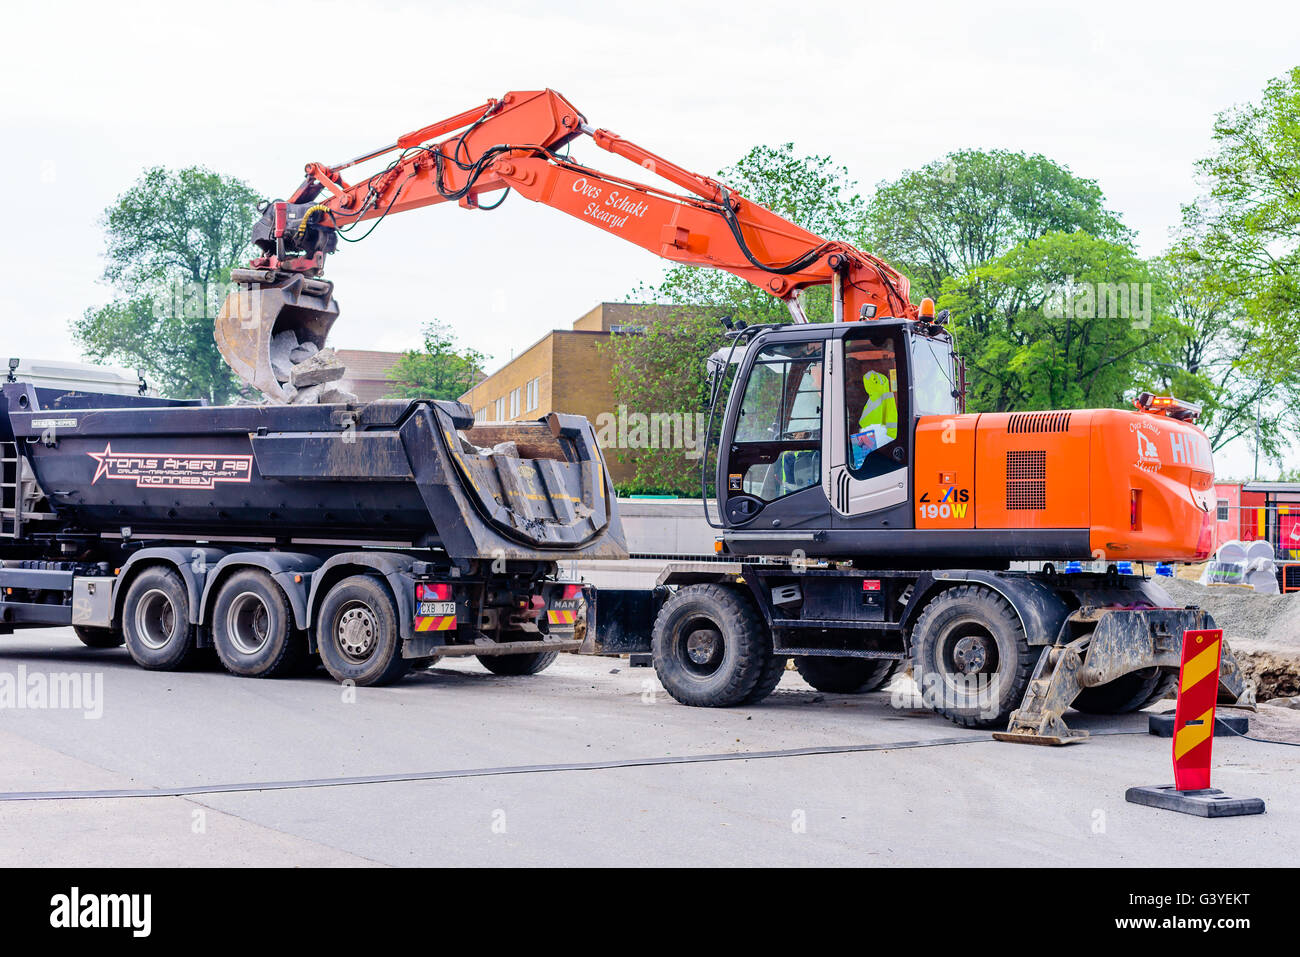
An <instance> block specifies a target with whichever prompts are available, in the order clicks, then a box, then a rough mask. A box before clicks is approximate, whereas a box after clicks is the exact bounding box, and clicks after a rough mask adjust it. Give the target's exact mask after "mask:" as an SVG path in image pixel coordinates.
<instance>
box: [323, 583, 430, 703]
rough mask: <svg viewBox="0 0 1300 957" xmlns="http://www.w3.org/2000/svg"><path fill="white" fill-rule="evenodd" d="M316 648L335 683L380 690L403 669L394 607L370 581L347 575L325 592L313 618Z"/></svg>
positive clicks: (384, 591) (386, 593)
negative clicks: (317, 612) (352, 684)
mask: <svg viewBox="0 0 1300 957" xmlns="http://www.w3.org/2000/svg"><path fill="white" fill-rule="evenodd" d="M316 644H317V646H318V647H319V648H320V660H321V663H322V664H324V665H325V670H326V671H328V672H329V673H330V674H331V675H332V676H333V677H334V680H335V681H351V682H353V683H354V684H357V685H361V686H362V687H366V686H369V685H386V684H392V683H393V682H394V681H396V680H397V679H398V678H400V677H402V675H404V674H406V672H407V670H408V669H409V666H408V665H407V662H406V659H404V658H403V657H402V636H401V632H400V630H399V629H398V625H397V604H396V602H394V601H393V596H392V594H391V593H390V592H389V590H388V586H387V585H386V584H384V581H383V580H382V579H381V578H379V577H377V576H375V575H353V576H352V577H351V578H345V579H343V580H342V581H341V582H339V583H338V584H337V585H335V586H334V587H333V588H331V589H330V590H329V593H328V594H327V595H326V596H325V600H324V601H323V602H321V606H320V614H319V615H317V618H316Z"/></svg>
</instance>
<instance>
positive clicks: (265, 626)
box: [212, 568, 307, 678]
mask: <svg viewBox="0 0 1300 957" xmlns="http://www.w3.org/2000/svg"><path fill="white" fill-rule="evenodd" d="M212 643H213V644H214V645H215V646H216V648H217V655H218V657H220V658H221V663H222V664H223V665H225V666H226V670H227V671H229V672H230V673H231V674H234V675H240V676H241V677H244V678H277V677H280V676H281V675H286V674H293V673H294V672H295V671H296V670H297V669H298V668H299V667H300V665H301V664H302V658H303V656H305V655H306V653H307V642H306V640H305V639H304V638H303V637H302V636H301V635H298V634H295V633H294V629H293V610H292V609H291V608H290V607H289V599H288V598H286V597H285V594H284V591H283V590H282V589H281V588H280V586H279V585H277V584H276V583H275V579H273V578H272V577H271V576H270V575H268V574H267V573H266V572H264V571H261V570H260V569H252V568H250V569H248V570H246V571H241V572H236V573H235V574H234V575H232V576H231V577H230V578H229V579H228V580H227V581H226V582H225V584H223V585H222V586H221V591H219V592H218V593H217V603H216V605H215V606H214V607H213V609H212Z"/></svg>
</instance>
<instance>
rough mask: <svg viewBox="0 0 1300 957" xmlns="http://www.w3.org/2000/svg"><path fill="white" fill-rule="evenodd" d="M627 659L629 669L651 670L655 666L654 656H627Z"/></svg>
mask: <svg viewBox="0 0 1300 957" xmlns="http://www.w3.org/2000/svg"><path fill="white" fill-rule="evenodd" d="M628 658H629V659H630V660H629V661H628V667H629V668H653V667H654V666H655V656H654V655H642V654H634V655H628Z"/></svg>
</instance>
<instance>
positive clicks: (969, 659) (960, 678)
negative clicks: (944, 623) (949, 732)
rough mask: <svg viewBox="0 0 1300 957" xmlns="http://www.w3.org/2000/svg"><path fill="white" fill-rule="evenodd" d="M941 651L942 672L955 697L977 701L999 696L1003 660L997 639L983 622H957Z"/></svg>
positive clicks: (940, 665) (948, 634)
mask: <svg viewBox="0 0 1300 957" xmlns="http://www.w3.org/2000/svg"><path fill="white" fill-rule="evenodd" d="M937 651H938V655H937V657H938V661H937V662H936V664H937V665H938V666H939V668H938V670H939V672H940V673H941V674H942V675H943V681H944V684H945V685H946V686H947V688H948V690H949V691H950V692H952V693H953V694H954V695H956V696H958V697H959V698H962V697H967V696H969V697H972V698H976V697H978V696H981V695H983V694H985V693H988V692H993V693H995V694H996V687H995V683H996V681H997V675H998V671H999V669H1000V667H1001V657H1000V656H999V654H998V642H997V639H996V638H994V637H993V633H992V632H991V631H989V629H988V628H987V627H985V626H984V624H983V623H982V622H979V621H977V620H975V619H973V618H966V619H962V620H961V621H957V622H954V623H953V625H952V626H951V627H950V628H949V629H948V631H947V633H945V634H944V636H943V640H942V641H940V642H939V646H938V649H937ZM981 676H983V677H981Z"/></svg>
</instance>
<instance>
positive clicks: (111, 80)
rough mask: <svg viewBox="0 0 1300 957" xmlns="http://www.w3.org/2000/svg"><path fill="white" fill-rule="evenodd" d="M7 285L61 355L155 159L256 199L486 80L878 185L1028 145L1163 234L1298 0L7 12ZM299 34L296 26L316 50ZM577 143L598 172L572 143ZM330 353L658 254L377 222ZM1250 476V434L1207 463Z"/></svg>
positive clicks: (625, 124) (492, 348)
mask: <svg viewBox="0 0 1300 957" xmlns="http://www.w3.org/2000/svg"><path fill="white" fill-rule="evenodd" d="M0 16H2V17H3V23H4V32H5V36H6V40H7V42H6V44H5V51H4V55H3V57H0V90H3V91H4V92H3V94H0V124H2V125H0V129H3V131H4V146H3V149H2V150H0V182H2V183H4V184H5V185H6V186H7V189H5V195H4V199H3V201H0V207H2V208H4V209H6V210H7V211H8V222H7V227H8V228H6V229H4V230H3V236H2V237H0V290H2V291H3V297H4V301H3V305H4V317H5V318H4V320H3V322H4V330H5V339H6V349H7V354H8V355H26V356H33V357H36V356H39V357H41V358H74V357H76V356H77V354H78V350H77V348H76V346H75V344H74V343H73V341H72V339H71V336H70V334H69V331H68V322H69V320H70V319H72V318H73V317H76V316H79V315H80V314H81V313H82V312H83V311H84V310H85V309H86V307H88V306H93V305H98V304H100V303H102V302H105V301H107V300H108V299H109V298H110V295H111V294H110V291H109V290H108V289H107V287H105V286H104V285H103V284H102V283H100V282H99V275H100V273H101V271H102V268H103V260H102V252H103V240H102V234H101V231H100V229H99V227H98V226H97V225H96V220H97V218H98V217H99V215H100V213H101V212H102V210H103V209H104V208H105V207H106V206H108V205H109V204H110V203H112V201H113V199H114V197H115V196H116V195H117V194H118V193H120V192H121V191H122V190H124V189H125V188H126V187H128V186H129V185H130V184H131V183H132V182H133V181H134V180H135V178H136V177H137V176H138V175H139V173H140V171H141V170H142V169H143V168H145V167H146V166H150V165H164V166H169V167H181V166H186V165H190V164H203V165H206V166H208V167H210V168H211V169H214V170H216V171H219V172H222V173H228V174H232V175H235V176H238V177H241V178H243V179H245V180H247V181H248V182H249V183H251V184H252V185H253V187H254V188H255V189H257V190H260V191H262V192H263V193H264V194H265V195H267V196H270V197H278V196H283V195H285V194H287V193H288V192H290V191H291V190H292V189H293V188H294V187H295V186H296V185H297V184H298V182H299V181H300V180H301V178H302V177H301V170H302V166H303V164H304V163H306V162H307V161H310V160H318V161H321V162H325V163H334V162H339V161H340V160H342V159H344V158H347V157H350V156H354V155H356V154H358V153H361V152H363V151H364V150H366V149H369V148H371V147H375V146H379V145H382V144H384V143H389V142H392V141H393V140H394V139H395V138H396V136H397V135H399V134H401V133H404V132H407V131H409V130H413V129H418V128H419V127H421V126H424V125H426V124H427V123H429V122H431V121H433V120H435V119H440V118H442V117H444V116H448V115H451V114H453V113H457V112H460V111H461V110H464V109H467V108H469V107H471V106H473V105H476V104H478V103H481V102H482V101H483V100H485V99H486V98H487V97H489V96H499V95H500V94H502V93H504V92H506V91H507V90H512V89H518V90H527V89H537V88H540V87H546V86H549V87H552V88H554V89H557V90H559V91H560V92H561V93H563V94H564V95H565V96H566V97H568V98H569V99H570V100H572V101H573V102H574V103H575V104H576V105H577V106H578V108H579V109H580V110H582V111H583V112H584V113H585V114H586V116H587V118H588V120H589V121H590V122H591V123H592V124H593V125H595V126H604V127H608V128H610V129H613V130H616V131H617V132H619V133H621V134H623V135H625V136H628V137H630V138H631V139H633V140H634V141H636V142H638V143H640V144H641V145H643V146H646V147H648V148H650V149H652V150H655V151H656V152H659V153H661V154H663V155H665V156H667V157H668V158H669V159H672V160H674V161H676V162H679V163H681V164H682V165H685V166H686V167H688V168H691V169H695V170H698V171H700V172H705V173H713V172H716V171H717V170H718V169H719V168H720V167H722V166H725V165H727V164H729V163H731V162H733V161H734V160H735V159H737V158H739V157H740V156H741V155H742V154H744V153H745V152H746V151H747V150H748V149H749V148H750V147H751V146H753V145H754V144H756V143H760V142H763V143H781V142H785V141H787V140H789V141H793V142H794V144H795V146H796V148H797V149H798V150H799V151H801V152H805V153H826V154H830V155H831V156H833V157H834V158H835V159H836V160H837V161H839V162H841V163H843V164H844V165H846V166H848V167H849V169H850V170H851V171H852V173H853V174H854V175H855V176H856V177H857V178H858V180H859V181H860V182H861V183H862V184H863V186H864V187H866V188H870V187H871V186H874V184H876V183H878V182H880V181H881V180H885V179H892V178H894V177H896V176H898V175H899V174H900V173H901V172H902V171H904V170H906V169H910V168H915V167H917V166H920V165H922V164H924V163H926V162H928V161H930V160H932V159H935V158H937V157H939V156H941V155H943V154H944V153H945V152H947V151H949V150H952V149H958V148H966V147H973V148H992V147H1002V148H1006V149H1013V150H1025V151H1029V152H1042V153H1044V154H1045V155H1047V156H1049V157H1051V158H1052V159H1054V160H1056V161H1057V162H1061V163H1064V164H1066V165H1068V166H1069V167H1070V168H1071V169H1072V170H1073V171H1074V172H1076V173H1078V174H1080V175H1084V176H1088V177H1091V178H1094V179H1096V180H1098V181H1099V183H1100V184H1101V187H1102V189H1103V190H1104V192H1105V194H1106V198H1107V201H1108V203H1109V205H1110V207H1111V208H1112V209H1115V210H1117V211H1119V212H1120V213H1121V214H1122V216H1123V218H1124V220H1125V222H1126V223H1127V224H1128V225H1129V226H1131V227H1133V228H1134V229H1136V230H1137V231H1138V234H1139V242H1140V245H1141V248H1142V251H1143V252H1144V253H1147V254H1151V253H1155V252H1158V251H1160V250H1161V249H1162V248H1163V247H1164V246H1165V244H1166V242H1167V239H1168V231H1169V229H1170V227H1171V226H1173V225H1174V224H1176V223H1177V221H1178V218H1179V204H1180V203H1182V202H1186V201H1187V200H1189V199H1190V198H1192V197H1193V195H1194V194H1195V191H1196V186H1195V183H1194V182H1193V176H1192V173H1193V170H1192V164H1193V162H1194V161H1195V160H1196V159H1197V158H1198V157H1200V156H1202V155H1204V154H1205V153H1206V152H1207V150H1208V147H1209V143H1210V131H1211V124H1212V121H1213V117H1214V114H1215V113H1216V112H1217V111H1219V110H1221V109H1223V108H1225V107H1228V106H1231V105H1233V104H1234V103H1242V102H1246V101H1249V100H1252V99H1256V98H1258V95H1259V93H1260V91H1261V90H1262V88H1263V86H1264V84H1265V82H1266V81H1267V80H1268V79H1269V78H1270V77H1273V76H1276V75H1278V74H1280V73H1282V72H1283V71H1284V70H1286V69H1289V68H1290V67H1292V66H1295V65H1296V64H1297V63H1300V5H1297V4H1296V3H1295V2H1294V0H1291V2H1276V3H1271V2H1251V0H1238V2H1235V3H1233V4H1231V5H1229V6H1225V5H1224V4H1222V3H1192V2H1184V3H1177V4H1174V3H1167V4H1156V3H1150V4H1148V3H1141V2H1134V0H1128V2H1122V3H1108V2H1096V0H1093V2H1075V3H1068V4H1067V3H1056V4H1052V3H1045V2H1041V0H1040V2H1023V3H1015V2H979V3H971V2H964V3H963V2H941V3H910V4H899V3H894V2H891V3H851V2H845V0H834V2H821V0H800V2H799V3H797V4H789V3H785V2H758V0H755V2H748V3H736V4H708V3H704V2H686V3H679V2H675V0H656V2H653V3H648V2H641V3H635V4H632V3H614V2H585V0H577V2H567V3H558V2H555V3H536V2H534V3H515V2H495V3H491V4H481V3H455V4H452V3H422V4H416V3H407V4H403V3H379V2H374V0H370V2H368V3H364V4H363V3H356V2H337V3H309V2H306V0H298V2H293V3H283V4H281V3H273V2H267V0H262V2H259V3H245V2H223V3H219V4H203V5H198V4H195V5H186V4H181V3H174V2H173V3H152V2H139V3H120V4H104V3H93V4H92V3H82V2H64V3H59V4H52V3H48V2H47V3H15V2H13V0H9V2H7V3H6V4H5V8H4V12H3V14H2V15H0ZM312 38H315V39H312ZM574 155H575V156H576V157H577V158H579V159H583V160H590V161H598V162H599V164H600V165H602V166H604V167H606V168H610V169H611V170H613V169H616V168H617V164H618V163H619V161H618V160H616V159H614V158H613V157H610V156H608V154H604V153H602V152H601V151H599V150H597V149H595V148H594V147H592V146H591V145H590V144H585V145H584V144H583V143H582V141H581V140H580V141H578V142H577V143H575V145H574ZM327 272H328V275H329V276H330V278H332V279H334V280H335V282H336V283H337V287H338V299H339V301H340V303H341V304H342V306H343V313H342V318H341V319H340V321H339V323H338V324H337V325H336V326H335V332H334V333H333V334H332V336H331V342H332V344H334V345H336V346H339V347H343V348H372V349H402V348H409V347H413V346H415V345H417V343H418V341H419V339H418V331H419V327H420V325H421V323H422V322H424V321H426V320H428V319H430V318H433V317H438V318H441V319H444V320H446V321H447V322H449V323H451V324H452V326H453V327H454V328H455V330H456V331H457V333H458V334H459V336H460V338H461V341H462V342H464V343H465V344H467V345H470V346H473V347H475V348H478V349H480V350H482V351H483V352H486V353H488V354H489V355H490V356H492V357H493V360H494V362H493V363H492V364H491V365H499V364H500V363H502V362H504V361H506V360H507V359H509V358H510V356H511V354H512V351H518V350H519V349H521V348H522V347H524V346H526V345H527V344H529V343H531V342H532V341H534V340H535V339H537V338H538V337H540V336H541V335H542V334H544V333H545V332H546V331H547V330H549V329H551V328H563V327H567V326H569V324H570V323H571V322H572V321H573V319H575V318H577V317H578V316H579V315H581V314H582V313H584V312H586V311H587V310H588V309H590V308H591V307H592V306H593V305H594V304H595V303H597V302H599V301H601V300H620V299H622V298H623V297H624V296H625V295H626V294H627V293H628V292H629V291H630V290H631V289H632V288H633V287H634V286H636V284H637V283H638V282H640V281H654V280H655V279H656V278H657V277H658V276H659V275H660V274H661V272H662V264H661V261H660V260H658V258H657V257H655V256H653V255H651V254H649V253H647V252H644V251H642V250H640V249H638V248H635V247H632V246H625V245H622V244H620V243H618V242H617V241H616V240H615V239H614V238H612V237H610V236H608V235H607V234H605V233H604V232H602V231H600V230H597V229H593V228H591V227H590V226H589V225H587V224H584V223H581V222H579V221H577V220H573V219H570V218H569V217H567V216H565V215H563V214H560V213H558V212H554V211H552V210H548V209H545V208H542V207H538V206H535V205H533V204H531V203H529V202H527V201H526V200H523V199H521V198H520V197H517V196H512V197H511V198H510V199H508V200H507V201H506V204H505V206H503V207H502V208H501V209H500V210H498V211H496V212H492V213H470V212H466V211H463V210H460V209H457V208H453V207H451V206H444V207H435V208H431V209H425V210H420V211H416V212H414V213H410V214H407V215H403V216H396V217H392V218H390V219H389V220H387V221H386V222H384V223H383V224H382V225H380V227H379V228H378V230H377V231H376V232H375V234H374V236H372V237H371V238H370V239H369V240H368V241H366V242H365V243H362V244H359V245H356V246H346V247H345V248H344V249H342V250H341V251H340V252H339V253H337V254H335V256H333V257H332V258H331V261H330V264H329V268H328V271H327ZM1218 458H1219V469H1218V470H1219V472H1220V473H1221V474H1226V473H1229V472H1234V473H1236V474H1247V472H1248V470H1249V468H1250V454H1249V450H1248V449H1238V450H1233V451H1232V453H1231V454H1229V455H1227V456H1225V455H1222V454H1221V455H1220V456H1219V457H1218Z"/></svg>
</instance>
